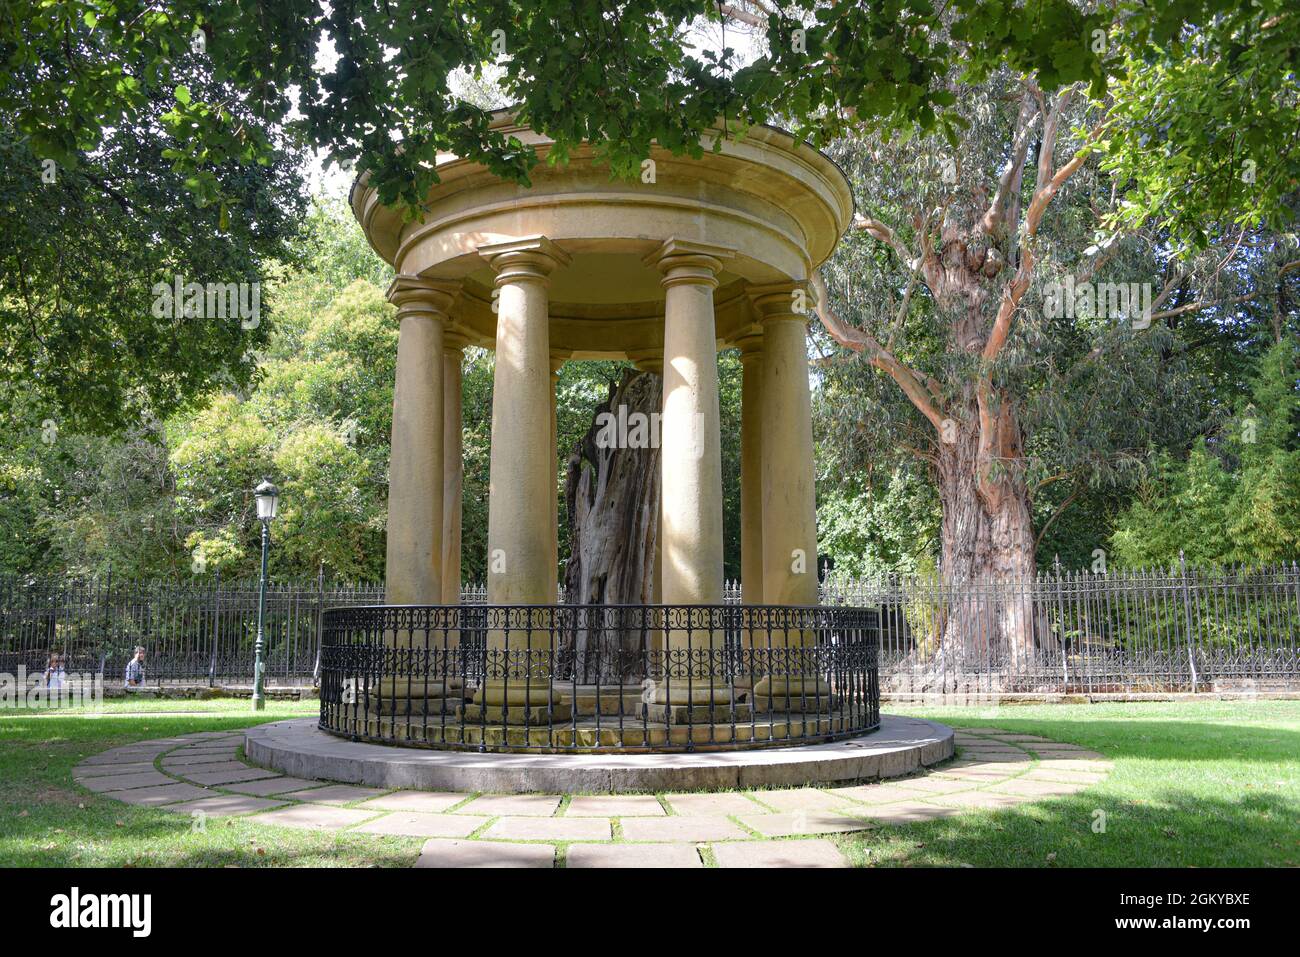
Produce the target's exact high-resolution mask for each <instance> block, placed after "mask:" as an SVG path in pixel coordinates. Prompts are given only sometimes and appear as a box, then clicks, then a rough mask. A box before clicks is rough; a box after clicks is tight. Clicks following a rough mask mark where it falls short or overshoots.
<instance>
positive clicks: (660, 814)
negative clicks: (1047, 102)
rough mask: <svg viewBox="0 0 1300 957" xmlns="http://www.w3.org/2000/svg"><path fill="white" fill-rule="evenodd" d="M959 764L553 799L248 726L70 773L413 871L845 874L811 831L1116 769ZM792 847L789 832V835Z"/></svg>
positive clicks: (1016, 794)
mask: <svg viewBox="0 0 1300 957" xmlns="http://www.w3.org/2000/svg"><path fill="white" fill-rule="evenodd" d="M956 731H957V737H956V743H957V749H958V754H957V759H956V760H954V761H951V762H949V763H947V764H945V765H942V766H940V767H939V768H937V769H936V770H934V771H930V772H927V773H923V774H920V775H917V776H913V777H906V778H894V779H891V780H889V781H888V782H886V783H876V784H860V785H855V786H850V787H825V788H793V789H788V790H763V791H725V792H717V793H695V794H663V795H658V796H656V795H629V794H611V795H592V796H580V795H573V796H564V795H558V794H556V795H547V794H500V795H493V794H460V793H446V792H433V791H384V790H381V789H379V788H368V787H360V786H357V785H350V784H327V783H324V782H321V781H312V780H307V779H301V778H293V777H287V776H285V775H282V774H279V773H277V772H275V771H268V770H265V769H263V768H258V767H254V766H252V765H250V764H248V763H246V762H245V761H243V760H241V758H240V755H241V753H242V750H241V749H242V745H243V743H244V732H243V731H239V732H227V731H201V732H198V733H197V734H188V735H183V736H180V737H175V738H160V739H157V740H153V741H141V742H137V743H135V744H129V745H124V746H122V747H119V748H114V749H113V750H111V751H105V752H104V753H103V754H98V755H94V756H93V757H89V758H87V759H85V760H84V761H82V762H81V763H80V764H78V765H77V766H76V768H74V769H73V777H74V778H75V779H76V780H77V782H78V783H79V784H81V786H83V787H85V788H87V789H89V790H91V791H94V792H97V793H99V794H102V795H103V796H104V797H108V798H112V799H114V800H118V801H124V802H126V803H127V804H135V805H140V806H145V807H158V808H161V809H163V810H166V811H172V812H174V813H177V814H189V815H199V816H212V817H223V816H229V815H251V817H249V818H248V820H250V821H252V822H255V823H258V824H268V825H274V826H278V827H292V828H307V829H310V830H318V831H345V830H346V831H347V832H348V833H364V834H382V835H402V836H408V837H423V838H427V839H428V840H427V841H426V843H425V845H424V848H423V850H422V851H421V853H420V857H419V860H418V861H417V862H416V866H417V867H554V866H556V864H557V857H559V858H560V859H562V862H563V864H564V866H566V867H702V866H704V865H705V862H706V861H707V862H710V863H714V864H716V865H717V866H720V867H843V866H846V864H847V862H846V861H845V859H844V857H843V855H842V854H841V853H840V851H839V849H838V848H837V847H836V846H835V844H834V843H833V842H831V841H828V840H826V839H824V838H823V839H817V838H816V837H815V836H816V835H825V834H835V833H844V832H849V831H864V830H870V829H873V828H876V827H879V826H888V825H892V824H906V823H911V822H914V821H928V820H933V819H936V818H940V817H946V816H948V815H952V814H958V813H961V812H962V811H963V810H966V809H978V808H983V809H1001V808H1008V807H1014V806H1015V805H1018V804H1022V803H1025V802H1029V801H1036V800H1041V799H1044V798H1051V797H1058V796H1061V795H1067V794H1073V793H1075V792H1076V791H1081V790H1083V789H1084V788H1087V787H1089V786H1090V785H1092V784H1095V783H1097V782H1098V781H1101V780H1102V779H1104V778H1105V776H1106V774H1107V773H1108V772H1109V771H1110V768H1111V763H1110V762H1109V761H1107V760H1106V759H1105V758H1104V757H1103V756H1102V755H1100V754H1097V753H1096V752H1093V751H1087V750H1085V749H1084V748H1081V747H1078V746H1077V745H1073V744H1058V743H1056V742H1052V741H1048V740H1046V739H1044V738H1040V737H1035V736H1034V735H1028V734H1015V733H1012V732H1007V731H1002V730H999V729H996V728H958V729H956ZM787 838H794V839H793V840H787Z"/></svg>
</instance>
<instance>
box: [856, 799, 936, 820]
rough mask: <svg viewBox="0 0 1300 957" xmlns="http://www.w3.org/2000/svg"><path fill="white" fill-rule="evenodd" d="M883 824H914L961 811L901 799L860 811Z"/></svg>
mask: <svg viewBox="0 0 1300 957" xmlns="http://www.w3.org/2000/svg"><path fill="white" fill-rule="evenodd" d="M858 813H859V814H860V815H862V816H863V817H869V818H871V819H872V820H875V821H878V822H879V823H881V824H913V823H915V822H917V821H936V820H938V819H939V818H941V817H948V816H950V815H953V814H957V813H959V812H958V810H957V808H955V807H943V806H942V805H939V804H928V803H922V802H920V801H899V802H897V803H894V804H873V805H870V806H868V807H864V808H862V810H860V811H859V812H858Z"/></svg>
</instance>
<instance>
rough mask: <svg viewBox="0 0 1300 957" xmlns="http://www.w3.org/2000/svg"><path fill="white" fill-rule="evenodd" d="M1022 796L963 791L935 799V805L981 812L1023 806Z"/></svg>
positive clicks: (993, 792) (941, 795) (994, 792)
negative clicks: (972, 809)
mask: <svg viewBox="0 0 1300 957" xmlns="http://www.w3.org/2000/svg"><path fill="white" fill-rule="evenodd" d="M1024 802H1025V799H1024V797H1023V796H1022V795H1016V794H1000V793H998V792H996V791H962V792H961V793H960V794H940V795H936V796H935V798H934V803H935V804H942V805H943V806H944V807H953V808H978V809H979V810H984V811H987V810H998V809H1001V808H1006V807H1015V806H1016V805H1017V804H1023V803H1024Z"/></svg>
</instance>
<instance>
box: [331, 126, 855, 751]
mask: <svg viewBox="0 0 1300 957" xmlns="http://www.w3.org/2000/svg"><path fill="white" fill-rule="evenodd" d="M494 127H495V128H496V129H497V130H499V131H500V132H501V133H503V134H505V135H513V136H516V137H518V138H519V139H520V140H521V141H523V142H525V143H528V144H531V145H533V146H534V147H536V149H537V150H538V152H539V154H540V155H541V157H542V158H543V159H545V157H546V153H547V148H548V145H549V141H548V140H547V139H546V138H544V137H542V136H540V135H538V134H536V133H535V132H533V131H532V130H530V129H528V128H527V127H524V126H520V125H519V124H517V123H516V122H515V120H514V118H513V116H512V115H511V114H509V113H501V114H499V115H498V116H497V118H496V120H495V122H494ZM706 146H707V147H711V146H712V144H711V143H709V144H706ZM649 159H650V160H652V161H653V163H652V164H651V165H652V167H653V176H652V177H645V178H648V179H652V180H653V181H652V182H643V181H642V180H641V179H638V180H635V181H630V182H629V181H623V180H618V179H611V177H610V174H609V170H608V167H606V166H605V165H603V164H601V163H599V162H597V161H596V160H595V158H594V157H593V154H592V150H591V149H590V148H589V147H588V148H584V149H579V150H576V151H574V152H573V154H572V155H571V157H570V158H569V160H568V162H567V163H565V164H560V165H556V166H551V165H548V164H546V163H542V164H539V165H538V166H537V167H536V169H535V170H534V172H533V174H532V176H533V182H532V185H531V186H527V187H526V186H522V185H519V184H516V183H512V182H507V181H504V180H502V179H500V178H498V177H497V176H495V175H494V174H492V173H491V172H489V171H488V170H487V169H486V168H485V167H483V166H480V165H478V164H476V163H473V162H470V161H468V160H464V159H460V158H457V157H455V156H451V155H446V156H441V157H439V161H438V174H439V177H440V179H441V182H439V183H438V184H436V185H434V186H433V187H432V188H431V189H430V191H429V193H428V195H427V197H426V204H427V212H426V213H425V215H424V216H423V218H421V219H417V220H414V221H408V220H405V219H404V218H403V217H402V215H401V214H400V213H399V212H397V211H395V210H393V209H390V208H388V207H385V206H384V205H382V204H381V203H380V202H379V199H378V196H377V195H376V192H375V190H374V189H372V188H371V187H370V186H369V185H368V183H367V179H366V177H362V178H361V179H360V180H359V181H358V182H357V183H356V185H355V186H354V188H353V191H352V196H351V203H352V209H353V212H354V213H355V215H356V217H357V219H358V220H359V221H360V223H361V224H362V226H363V228H364V229H365V232H366V235H367V237H368V238H369V241H370V243H371V244H372V245H373V247H374V248H375V249H376V250H377V251H378V252H379V254H380V255H381V256H382V257H383V258H384V259H385V260H386V261H387V262H388V263H390V264H391V265H392V266H393V269H394V270H395V272H396V278H395V279H394V281H393V284H392V287H391V289H390V291H389V298H390V299H391V301H392V302H393V303H394V304H395V305H396V306H397V310H398V317H399V323H400V331H399V340H398V341H399V344H398V354H397V381H396V391H395V398H394V407H393V432H392V459H391V473H390V491H389V515H388V552H387V573H386V574H387V587H386V595H385V600H386V604H385V605H384V606H373V607H370V608H351V609H335V610H332V611H331V612H328V613H327V617H326V625H325V631H326V635H325V653H324V658H323V662H322V664H323V671H324V678H323V683H322V719H321V725H322V727H323V728H324V729H326V730H329V731H333V732H335V733H340V734H346V735H349V736H351V737H355V738H363V739H367V740H383V741H394V742H402V743H408V744H419V745H425V746H434V747H450V748H465V747H477V748H480V749H496V748H510V749H527V748H540V749H543V750H564V749H591V748H596V749H599V748H627V747H632V748H636V747H640V748H642V749H659V748H672V747H689V748H694V747H714V746H735V745H741V744H760V743H775V742H778V741H783V742H789V741H791V740H826V739H827V738H828V737H834V736H843V735H846V734H849V733H860V732H861V731H863V730H869V729H870V728H871V727H874V726H875V724H876V723H878V720H879V718H878V716H879V712H878V697H879V696H878V689H877V687H876V684H875V667H874V660H875V659H874V653H875V651H874V649H875V642H876V640H877V634H876V630H875V627H876V626H875V616H874V613H871V612H866V611H863V610H861V609H828V608H818V607H817V605H818V590H817V561H816V555H817V534H816V508H815V498H814V488H813V439H812V422H811V411H810V397H809V384H808V370H807V354H806V344H805V334H806V323H807V322H808V320H809V318H810V316H811V314H812V306H813V293H812V291H811V289H810V288H809V287H808V285H807V283H808V279H809V277H810V276H811V275H812V274H813V271H814V270H815V269H816V268H817V267H818V266H819V265H820V264H821V263H822V262H823V261H825V260H826V259H827V257H829V256H830V254H831V252H832V251H833V250H834V248H835V245H836V243H837V242H838V240H839V238H840V236H841V235H842V233H843V232H844V230H845V229H846V228H847V227H848V225H849V223H850V220H851V218H852V213H853V200H852V196H851V193H850V190H849V186H848V183H847V182H846V181H845V178H844V175H843V174H842V173H841V172H840V170H839V169H838V168H837V167H836V166H835V165H834V164H833V163H832V162H831V161H830V160H829V159H827V158H826V157H825V156H823V155H822V154H821V153H819V152H817V151H816V150H813V149H811V148H809V147H808V146H807V145H804V144H801V143H798V142H796V141H795V140H794V139H793V138H792V137H791V136H790V135H789V134H787V133H785V132H782V131H780V130H777V129H774V128H770V127H759V128H756V129H753V130H751V131H750V132H749V133H748V134H747V135H745V136H744V137H743V138H740V139H732V138H724V139H723V140H722V142H721V146H720V149H719V150H718V151H717V152H713V151H711V149H708V148H706V151H705V153H704V156H703V157H702V158H700V159H691V158H687V157H679V156H674V155H672V154H671V153H669V152H668V151H666V150H659V149H655V150H654V151H653V152H652V154H651V156H650V157H649ZM469 345H476V346H482V347H485V348H487V349H492V350H494V352H495V373H494V384H493V399H492V403H493V404H492V440H491V478H490V499H489V503H488V511H489V521H488V553H489V554H488V556H487V563H486V564H487V568H488V576H487V603H486V605H483V606H471V605H464V606H461V605H459V601H460V598H459V592H460V550H461V541H460V537H461V526H460V521H461V518H460V516H461V488H462V472H461V469H462V462H461V402H462V396H461V361H462V358H463V350H464V349H465V347H466V346H469ZM729 348H735V349H738V350H739V351H740V353H741V357H742V361H743V392H742V422H743V424H742V436H741V445H742V456H741V457H742V468H741V526H742V527H741V552H742V576H741V577H742V589H743V600H742V603H741V604H740V605H724V604H723V530H722V515H723V489H722V484H723V483H722V466H721V454H720V449H721V442H720V434H719V395H718V375H717V353H718V351H719V350H720V349H729ZM570 359H626V360H630V361H631V362H633V363H635V364H636V365H637V366H638V367H639V368H641V369H644V370H649V371H653V372H656V373H659V374H661V375H662V376H663V409H662V418H661V422H660V430H659V432H660V461H661V496H662V497H661V503H660V527H659V536H658V545H659V547H658V549H657V552H656V555H655V573H654V583H653V586H652V593H653V594H654V596H655V598H656V603H655V604H652V605H646V606H566V605H558V604H557V581H556V570H557V555H558V525H557V494H556V491H557V490H556V482H555V469H556V431H555V427H556V417H555V382H556V378H555V377H556V374H557V373H558V371H559V369H560V367H561V366H562V365H563V363H564V362H566V361H568V360H570ZM593 630H594V631H595V632H597V633H599V634H600V635H602V636H605V635H608V634H611V633H616V634H618V635H620V636H622V640H621V641H620V642H617V643H615V645H616V647H617V648H618V649H620V650H617V651H615V650H611V651H609V652H608V654H610V655H617V656H619V661H618V662H617V663H616V666H615V667H613V668H612V669H611V668H609V667H602V668H601V669H599V671H598V672H597V673H598V675H605V676H609V675H611V674H612V675H614V676H615V680H609V679H608V677H606V679H604V680H605V681H606V683H605V685H604V686H601V681H602V679H601V678H600V677H598V678H597V681H596V686H593V685H592V684H591V682H589V681H587V680H586V675H587V671H585V670H584V669H582V668H578V667H577V666H576V665H575V661H576V660H577V659H576V657H575V655H576V652H575V651H574V648H575V643H574V635H576V634H578V633H582V634H583V635H587V634H589V633H591V632H593ZM629 635H630V636H631V640H630V641H629V640H627V638H628V636H629ZM583 647H586V648H589V649H590V648H593V647H594V648H595V649H596V652H595V653H596V654H600V653H601V652H600V650H599V649H600V648H601V647H602V645H601V643H600V642H599V641H597V642H595V643H594V644H593V643H592V642H588V643H587V644H585V645H583ZM609 647H611V648H613V647H615V646H609ZM629 649H631V650H630V651H629ZM588 653H590V652H588ZM605 664H606V665H608V664H609V662H606V663H605Z"/></svg>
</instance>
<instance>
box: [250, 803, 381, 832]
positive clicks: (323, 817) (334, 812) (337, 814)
mask: <svg viewBox="0 0 1300 957" xmlns="http://www.w3.org/2000/svg"><path fill="white" fill-rule="evenodd" d="M249 800H256V799H255V798H250V799H249ZM372 817H374V813H373V812H371V811H354V810H351V809H349V808H345V807H329V806H328V805H316V804H292V805H290V806H289V807H284V808H281V809H280V810H278V811H270V812H268V813H266V814H259V815H257V817H255V818H252V819H251V820H253V821H256V822H257V823H258V824H275V825H277V826H279V827H296V828H299V829H300V830H304V831H341V830H343V828H345V827H351V826H352V825H354V824H361V823H363V822H364V821H367V820H369V819H370V818H372Z"/></svg>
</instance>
